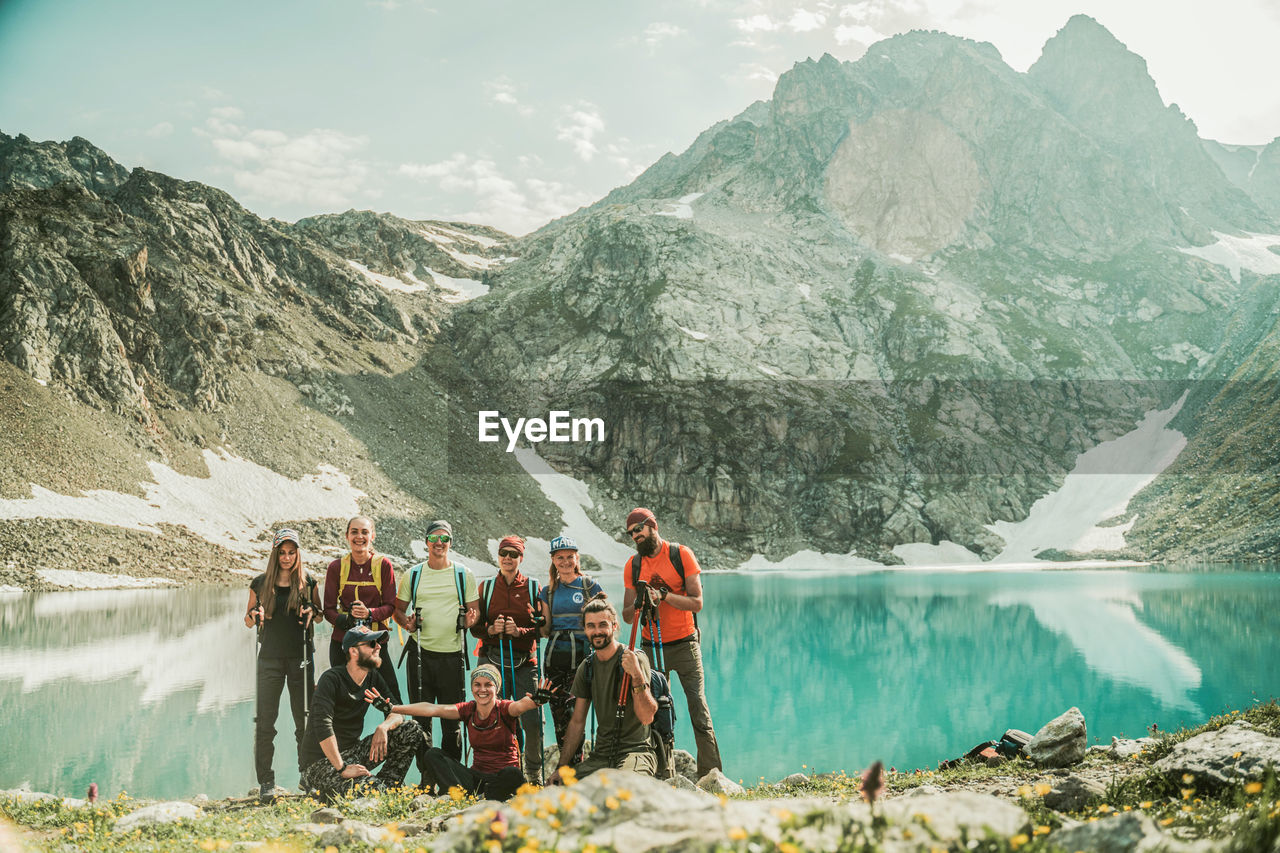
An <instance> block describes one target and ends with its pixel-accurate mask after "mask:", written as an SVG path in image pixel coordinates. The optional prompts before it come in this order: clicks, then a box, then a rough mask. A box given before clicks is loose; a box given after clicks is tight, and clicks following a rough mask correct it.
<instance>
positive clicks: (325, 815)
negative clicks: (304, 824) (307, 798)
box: [311, 806, 346, 823]
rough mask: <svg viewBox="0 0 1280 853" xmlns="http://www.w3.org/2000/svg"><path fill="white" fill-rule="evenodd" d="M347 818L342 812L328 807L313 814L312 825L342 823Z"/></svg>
mask: <svg viewBox="0 0 1280 853" xmlns="http://www.w3.org/2000/svg"><path fill="white" fill-rule="evenodd" d="M345 819H346V818H345V816H344V815H343V814H342V812H340V811H338V810H337V809H335V808H331V807H328V806H326V807H325V808H321V809H316V810H315V811H313V812H312V813H311V822H312V823H342V821H344V820H345Z"/></svg>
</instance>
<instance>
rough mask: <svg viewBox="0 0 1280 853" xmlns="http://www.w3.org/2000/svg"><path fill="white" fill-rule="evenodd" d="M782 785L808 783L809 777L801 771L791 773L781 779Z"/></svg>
mask: <svg viewBox="0 0 1280 853" xmlns="http://www.w3.org/2000/svg"><path fill="white" fill-rule="evenodd" d="M781 784H783V785H808V784H809V777H808V776H806V775H804V774H803V773H792V774H791V775H790V776H788V777H786V778H785V779H783V780H782V783H781Z"/></svg>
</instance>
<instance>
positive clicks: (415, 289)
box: [347, 259, 431, 293]
mask: <svg viewBox="0 0 1280 853" xmlns="http://www.w3.org/2000/svg"><path fill="white" fill-rule="evenodd" d="M347 263H349V264H351V266H353V267H354V268H355V269H357V270H359V271H360V273H362V274H363V275H364V277H365V278H367V279H369V281H371V282H373V283H374V284H376V285H378V286H379V287H382V288H385V289H387V290H392V291H396V292H398V293H421V292H423V291H424V290H430V289H431V285H429V284H427V283H426V282H425V281H419V280H418V279H416V278H414V277H413V275H409V278H410V279H412V281H408V282H406V281H404V280H403V279H399V278H393V277H392V276H389V275H383V274H382V273H377V272H374V271H373V270H371V269H369V268H368V267H366V266H365V265H364V264H362V263H360V262H359V261H353V260H350V259H348V260H347Z"/></svg>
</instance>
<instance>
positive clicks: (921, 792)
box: [902, 785, 943, 799]
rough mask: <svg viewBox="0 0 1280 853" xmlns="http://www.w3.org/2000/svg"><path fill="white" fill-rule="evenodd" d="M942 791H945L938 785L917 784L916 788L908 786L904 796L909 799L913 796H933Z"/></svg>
mask: <svg viewBox="0 0 1280 853" xmlns="http://www.w3.org/2000/svg"><path fill="white" fill-rule="evenodd" d="M941 793H943V790H942V788H939V787H938V786H937V785H917V786H916V787H914V788H908V789H907V790H906V791H904V792H903V794H902V796H903V797H904V798H908V799H909V798H911V797H932V796H934V795H936V794H941Z"/></svg>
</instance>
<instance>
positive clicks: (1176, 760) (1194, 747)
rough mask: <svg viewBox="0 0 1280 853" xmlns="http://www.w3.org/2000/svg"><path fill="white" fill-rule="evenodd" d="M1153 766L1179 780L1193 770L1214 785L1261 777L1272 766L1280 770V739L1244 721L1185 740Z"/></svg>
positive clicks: (1200, 780) (1194, 774)
mask: <svg viewBox="0 0 1280 853" xmlns="http://www.w3.org/2000/svg"><path fill="white" fill-rule="evenodd" d="M1153 766H1154V768H1155V769H1156V770H1158V771H1160V772H1161V773H1163V774H1165V775H1166V776H1168V777H1169V778H1171V779H1175V780H1178V781H1179V782H1180V781H1181V777H1182V775H1183V774H1184V773H1190V774H1191V775H1193V776H1195V777H1196V782H1197V783H1207V784H1208V785H1209V786H1210V787H1220V786H1223V785H1229V784H1233V783H1238V782H1243V781H1246V780H1257V779H1261V778H1262V777H1263V775H1264V773H1265V772H1266V768H1267V767H1269V766H1270V767H1275V768H1277V769H1280V738H1274V737H1270V736H1268V735H1265V734H1263V733H1261V732H1259V731H1257V730H1256V729H1254V728H1253V727H1252V726H1251V725H1249V724H1248V723H1247V722H1245V721H1243V720H1240V721H1237V722H1234V723H1230V724H1228V725H1225V726H1223V727H1222V728H1220V729H1217V730H1215V731H1211V732H1205V733H1204V734H1199V735H1196V736H1195V737H1193V738H1190V739H1188V740H1185V741H1183V742H1182V743H1180V744H1178V745H1176V746H1175V747H1174V748H1173V750H1172V751H1171V752H1170V753H1169V754H1168V755H1166V756H1165V757H1164V758H1162V759H1160V760H1159V761H1157V762H1156V763H1155V764H1154V765H1153Z"/></svg>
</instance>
